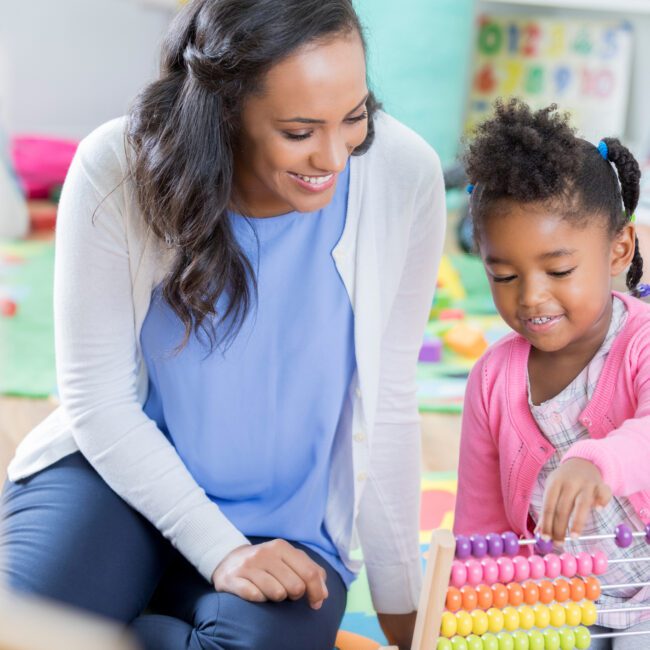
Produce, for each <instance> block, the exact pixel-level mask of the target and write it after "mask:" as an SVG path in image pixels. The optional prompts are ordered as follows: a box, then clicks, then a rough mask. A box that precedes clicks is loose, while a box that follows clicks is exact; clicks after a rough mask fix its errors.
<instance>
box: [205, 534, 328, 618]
mask: <svg viewBox="0 0 650 650" xmlns="http://www.w3.org/2000/svg"><path fill="white" fill-rule="evenodd" d="M326 577H327V574H326V573H325V569H323V568H322V567H321V566H320V565H319V564H317V563H316V562H314V561H313V560H312V559H311V558H310V557H309V556H308V555H307V554H306V553H305V552H304V551H301V550H300V549H297V548H294V547H293V546H291V544H289V542H286V541H285V540H283V539H274V540H272V541H270V542H264V543H262V544H254V545H252V546H240V547H238V548H236V549H235V550H234V551H231V552H230V553H229V554H228V555H226V557H225V558H224V559H223V560H222V561H221V564H219V566H218V567H217V568H216V569H215V570H214V573H213V574H212V584H213V585H214V588H215V589H216V590H217V591H227V592H229V593H231V594H235V595H236V596H239V597H240V598H243V599H244V600H250V601H253V602H264V601H267V600H273V601H280V600H286V599H287V598H289V599H291V600H299V599H300V598H302V597H303V596H306V597H307V600H308V601H309V605H310V607H312V608H313V609H320V608H321V606H322V604H323V601H324V600H325V599H326V598H327V596H328V593H327V587H326V585H325V579H326Z"/></svg>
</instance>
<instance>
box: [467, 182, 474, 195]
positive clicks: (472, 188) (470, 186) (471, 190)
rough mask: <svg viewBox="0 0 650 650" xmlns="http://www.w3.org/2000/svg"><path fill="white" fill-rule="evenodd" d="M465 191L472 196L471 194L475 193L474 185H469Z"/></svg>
mask: <svg viewBox="0 0 650 650" xmlns="http://www.w3.org/2000/svg"><path fill="white" fill-rule="evenodd" d="M465 191H466V192H467V193H468V194H471V193H472V192H473V191H474V185H473V184H472V183H469V184H468V185H467V187H466V188H465Z"/></svg>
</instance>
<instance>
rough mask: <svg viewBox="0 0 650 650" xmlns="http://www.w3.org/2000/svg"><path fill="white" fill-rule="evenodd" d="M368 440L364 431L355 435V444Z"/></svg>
mask: <svg viewBox="0 0 650 650" xmlns="http://www.w3.org/2000/svg"><path fill="white" fill-rule="evenodd" d="M365 439H366V434H365V433H364V432H363V431H358V432H357V433H355V434H354V442H364V441H365Z"/></svg>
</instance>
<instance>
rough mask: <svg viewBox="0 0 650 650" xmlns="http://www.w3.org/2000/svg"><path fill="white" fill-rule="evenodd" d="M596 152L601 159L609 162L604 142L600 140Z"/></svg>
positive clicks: (607, 150)
mask: <svg viewBox="0 0 650 650" xmlns="http://www.w3.org/2000/svg"><path fill="white" fill-rule="evenodd" d="M598 152H599V153H600V155H601V156H602V157H603V159H604V160H609V158H608V156H609V149H608V148H607V143H606V142H605V141H604V140H601V141H600V142H599V143H598Z"/></svg>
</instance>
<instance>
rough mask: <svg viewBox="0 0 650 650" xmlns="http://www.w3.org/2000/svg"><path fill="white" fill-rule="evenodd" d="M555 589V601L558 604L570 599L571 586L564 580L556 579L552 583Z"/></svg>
mask: <svg viewBox="0 0 650 650" xmlns="http://www.w3.org/2000/svg"><path fill="white" fill-rule="evenodd" d="M553 586H554V587H555V600H556V601H557V602H558V603H563V602H564V601H565V600H569V598H571V585H570V584H569V582H568V581H567V580H565V579H564V578H558V579H557V580H555V581H554V582H553Z"/></svg>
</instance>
